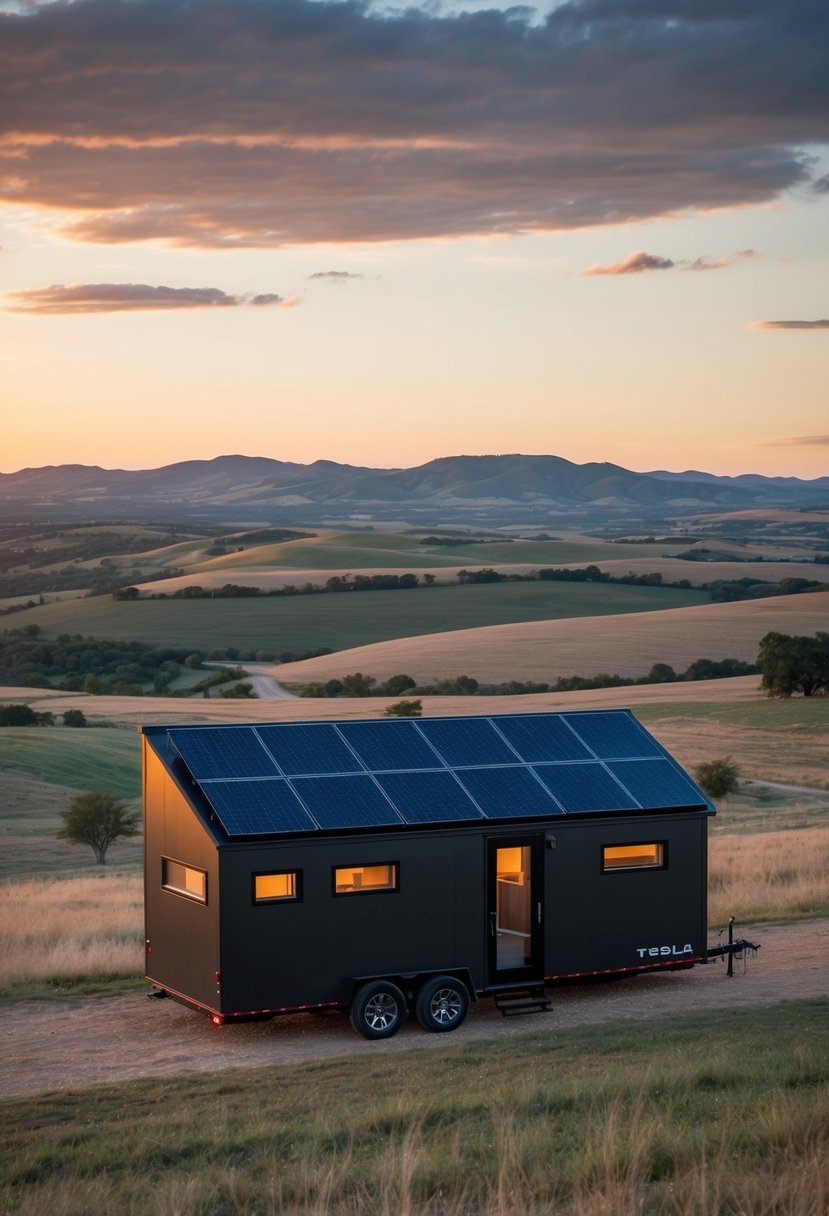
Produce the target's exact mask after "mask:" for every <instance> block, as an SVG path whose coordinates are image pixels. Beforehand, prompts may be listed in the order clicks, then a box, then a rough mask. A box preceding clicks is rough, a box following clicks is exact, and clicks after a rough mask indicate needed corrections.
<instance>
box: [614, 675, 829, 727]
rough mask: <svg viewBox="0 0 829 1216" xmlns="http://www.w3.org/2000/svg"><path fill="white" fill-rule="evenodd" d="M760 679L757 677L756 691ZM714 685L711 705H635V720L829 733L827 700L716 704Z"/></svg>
mask: <svg viewBox="0 0 829 1216" xmlns="http://www.w3.org/2000/svg"><path fill="white" fill-rule="evenodd" d="M759 686H760V677H759V676H757V687H758V688H759ZM716 688H717V685H716V682H715V681H712V682H711V691H712V699H711V700H710V701H672V702H670V703H659V704H653V705H637V706H636V708H635V711H634V712H635V713H636V717H637V718H639V719H640V721H642V722H643V723H645V724H656V723H658V722H659V721H661V720H664V719H666V718H682V719H686V720H689V721H690V720H692V719H694V718H698V719H700V720H701V721H710V720H711V719H712V718H713V719H716V720H717V721H719V722H727V723H728V724H729V725H731V726H738V727H748V728H750V729H752V730H792V729H794V730H797V729H805V730H824V731H825V730H827V729H829V697H790V698H788V699H783V698H779V697H769V698H767V699H766V700H763V701H759V700H758V701H716V700H714V697H716Z"/></svg>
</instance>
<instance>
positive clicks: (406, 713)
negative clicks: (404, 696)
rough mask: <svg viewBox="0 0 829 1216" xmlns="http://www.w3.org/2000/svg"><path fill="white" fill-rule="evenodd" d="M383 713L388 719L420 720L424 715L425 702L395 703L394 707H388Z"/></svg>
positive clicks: (418, 700)
mask: <svg viewBox="0 0 829 1216" xmlns="http://www.w3.org/2000/svg"><path fill="white" fill-rule="evenodd" d="M383 712H384V713H385V715H386V717H387V718H419V717H421V715H422V714H423V702H422V701H421V700H420V699H417V700H412V701H395V702H394V704H393V705H387V706H386V708H385V710H384V711H383Z"/></svg>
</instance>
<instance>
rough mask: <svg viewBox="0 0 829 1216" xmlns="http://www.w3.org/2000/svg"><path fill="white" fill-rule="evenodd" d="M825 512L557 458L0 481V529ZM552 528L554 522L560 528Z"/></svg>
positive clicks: (799, 492) (210, 468) (26, 472)
mask: <svg viewBox="0 0 829 1216" xmlns="http://www.w3.org/2000/svg"><path fill="white" fill-rule="evenodd" d="M772 506H780V507H810V506H824V507H829V477H819V478H817V479H815V480H814V481H801V480H799V479H798V478H796V477H762V476H760V475H759V474H753V473H752V474H745V475H743V476H740V477H717V476H715V475H714V474H712V473H704V472H697V471H689V472H685V473H670V472H665V471H663V470H659V471H655V472H651V473H635V472H632V471H631V470H630V469H625V468H622V467H621V466H620V465H615V464H605V463H601V464H600V463H592V462H591V463H589V464H573V463H572V462H571V461H569V460H563V459H562V458H561V457H558V456H521V455H508V456H447V457H442V458H440V459H438V460H430V461H429V462H428V463H427V464H423V465H419V466H418V467H417V468H412V469H372V468H362V467H357V466H354V465H345V464H336V463H335V462H334V461H330V460H317V461H314V463H313V464H308V465H305V464H295V463H291V462H287V461H281V460H270V459H268V458H267V457H260V456H219V457H217V458H216V459H215V460H189V461H184V462H182V463H179V464H170V465H165V466H163V467H162V468H158V469H142V470H136V471H130V470H124V469H101V468H98V467H97V466H92V465H55V466H49V467H46V468H39V469H21V470H20V471H19V472H17V473H2V474H0V518H2V520H3V521H4V522H7V523H8V522H30V521H44V522H45V521H51V522H55V521H58V522H64V521H65V522H78V521H83V520H118V519H133V520H148V521H150V520H152V521H161V520H165V521H170V520H183V519H191V520H193V521H196V520H199V521H202V522H210V521H237V520H238V521H260V520H261V521H266V522H274V523H276V522H287V521H294V522H296V521H304V522H312V521H317V522H322V521H323V520H332V521H334V520H340V521H347V520H352V521H354V522H360V521H365V522H370V521H371V520H372V519H374V518H377V519H383V518H386V519H389V518H410V519H411V520H412V522H416V523H421V522H422V523H426V524H431V523H436V522H454V523H459V522H465V523H476V522H482V523H490V524H492V523H494V522H496V521H502V522H509V521H512V520H515V521H518V520H521V521H537V520H539V519H545V520H550V519H554V518H555V517H562V519H564V520H572V521H575V520H576V519H577V520H578V521H579V522H580V523H581V524H584V523H589V522H590V521H591V520H599V519H604V520H606V519H607V518H608V516H609V515H611V516H613V515H616V514H619V515H620V516H623V517H625V518H626V519H629V518H631V517H634V518H641V519H643V520H655V519H659V518H667V517H669V516H671V515H672V514H687V513H689V512H693V511H720V510H723V509H729V508H731V509H739V508H749V507H772ZM561 521H562V520H561V519H559V522H561Z"/></svg>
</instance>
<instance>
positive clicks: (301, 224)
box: [0, 0, 829, 248]
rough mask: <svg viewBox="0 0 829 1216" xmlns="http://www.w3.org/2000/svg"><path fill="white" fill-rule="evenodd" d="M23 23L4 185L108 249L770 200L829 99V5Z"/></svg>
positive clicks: (602, 4)
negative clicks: (131, 244)
mask: <svg viewBox="0 0 829 1216" xmlns="http://www.w3.org/2000/svg"><path fill="white" fill-rule="evenodd" d="M2 22H3V40H2V45H0V114H2V115H3V123H4V125H3V127H2V129H0V198H3V199H5V200H6V201H8V202H9V203H18V204H21V205H23V206H25V207H27V208H32V207H36V208H44V209H48V210H49V212H50V213H53V212H57V213H58V215H59V216H62V217H63V219H64V221H65V223H64V226H63V229H62V231H63V233H64V235H66V236H69V237H72V238H74V239H77V240H83V241H93V242H103V243H111V242H120V241H145V240H151V241H156V242H164V243H167V244H171V245H179V246H196V247H207V248H232V247H240V246H249V247H262V248H266V247H278V246H281V245H286V244H297V243H303V242H314V241H375V240H401V239H411V238H420V237H453V236H464V235H467V234H472V233H514V232H537V231H555V230H563V229H573V228H579V227H586V226H590V225H608V224H621V223H627V222H631V221H636V220H644V219H649V218H654V217H659V216H672V215H677V214H680V213H686V212H688V211H694V210H706V209H712V208H722V207H735V206H743V205H746V204H758V203H764V202H768V201H770V200H773V199H775V198H777V197H779V196H780V195H781V194H782V193H783V192H785V191H786V190H788V189H789V188H791V187H793V186H797V185H799V184H803V183H807V182H809V181H810V180H811V177H812V173H813V168H814V161H813V160H812V159H810V157H809V155H808V154H807V153H806V152H805V151H804V150H803V149H804V148H805V147H807V146H808V145H809V144H816V143H820V142H821V141H823V140H824V139H825V132H826V115H827V108H829V73H827V72H826V70H825V65H826V62H827V58H829V9H827V6H826V4H825V0H798V3H797V4H796V5H792V4H787V3H785V0H754V2H753V3H752V4H750V5H746V4H737V3H734V0H726V2H725V3H715V2H714V0H704V2H703V0H693V2H692V0H659V2H658V3H644V0H612V2H611V0H565V2H564V3H560V4H557V5H556V6H555V7H554V8H553V9H552V11H551V12H549V13H548V14H547V15H546V16H545V17H544V18H543V19H538V18H537V16H536V15H535V14H534V13H532V12H531V11H530V10H528V9H521V8H512V9H507V10H504V11H500V10H498V9H495V8H490V9H487V10H483V11H469V12H458V13H452V14H447V15H442V14H441V12H440V11H439V9H436V8H435V7H434V6H432V8H431V10H430V9H429V8H428V7H426V8H423V9H417V8H413V7H406V8H401V9H399V10H396V11H392V12H386V11H384V12H379V11H375V10H374V9H373V8H372V6H371V5H370V4H369V3H367V2H365V0H340V2H338V3H316V2H314V0H279V2H271V0H209V2H207V0H205V2H203V3H193V2H192V0H130V3H123V2H121V0H73V2H72V3H67V2H61V3H51V4H46V5H43V6H34V7H29V8H27V9H26V11H25V12H22V13H19V14H17V15H15V14H14V13H6V14H5V15H4V16H3V18H2ZM772 65H773V70H771V68H772ZM655 116H656V117H655ZM822 180H823V179H821V181H822ZM820 188H822V187H820Z"/></svg>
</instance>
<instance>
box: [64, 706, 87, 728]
mask: <svg viewBox="0 0 829 1216" xmlns="http://www.w3.org/2000/svg"><path fill="white" fill-rule="evenodd" d="M63 725H64V726H86V714H85V713H84V712H83V710H81V709H65V710H64V711H63Z"/></svg>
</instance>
